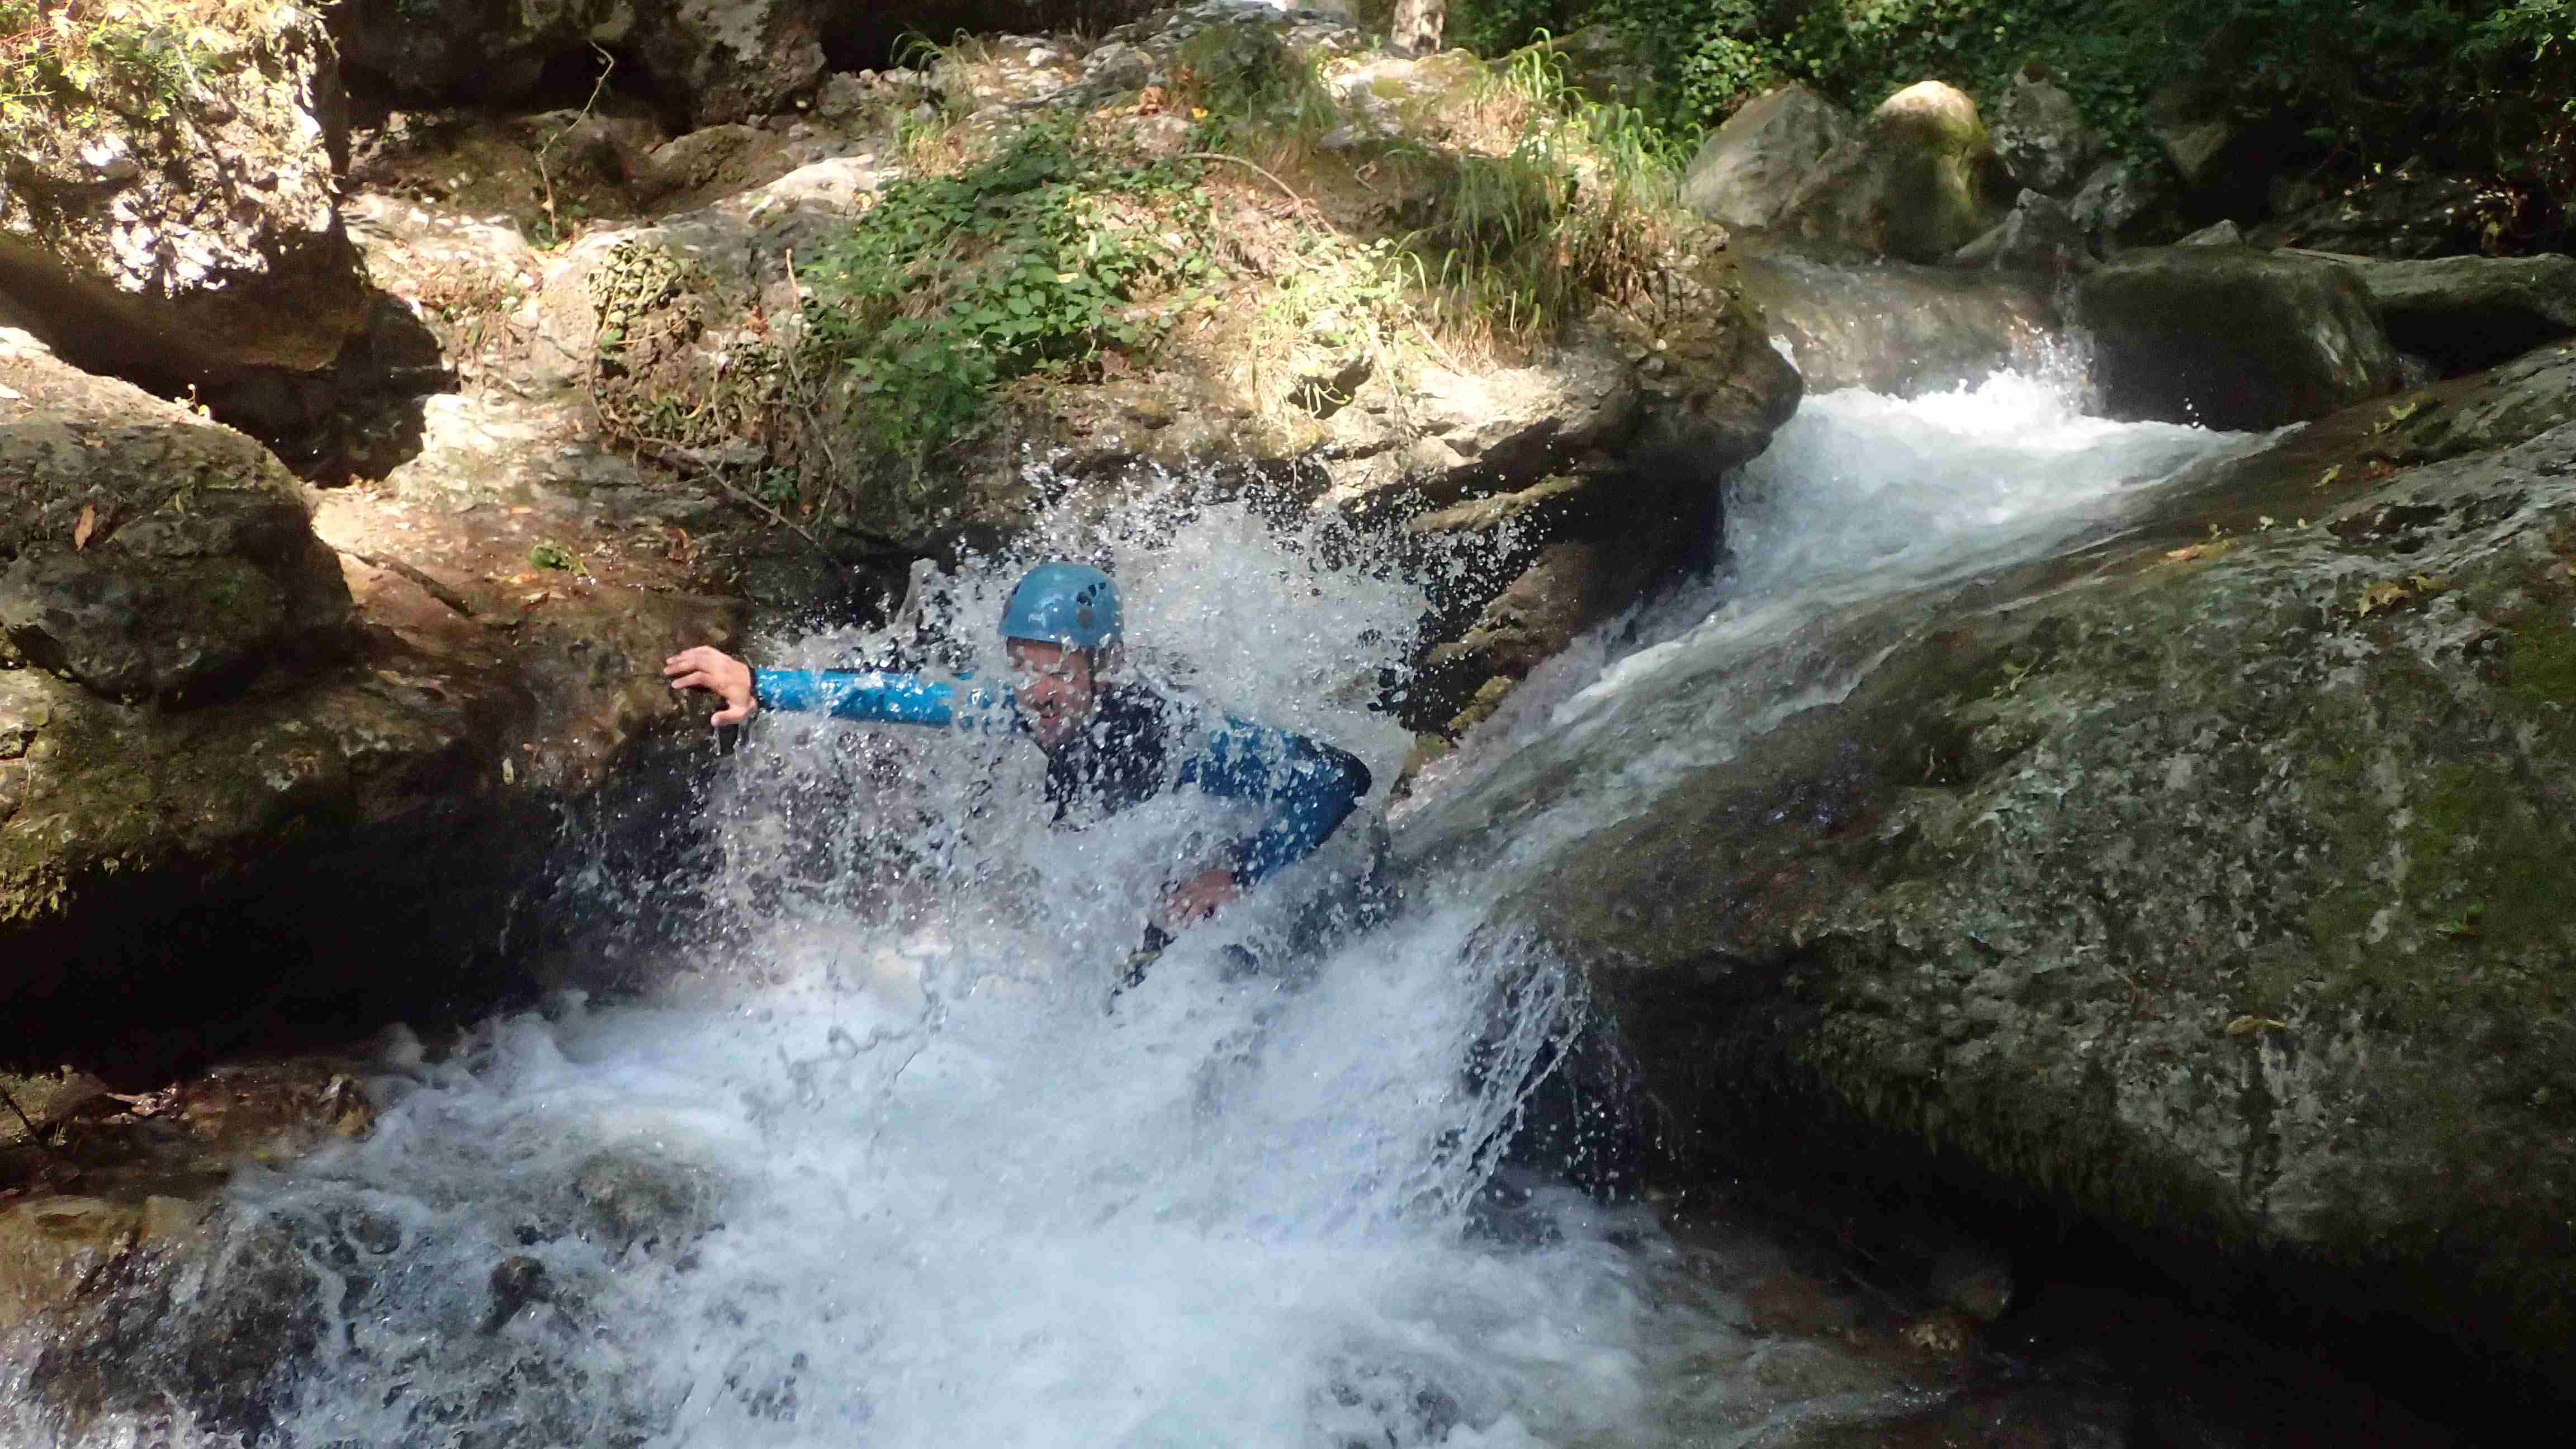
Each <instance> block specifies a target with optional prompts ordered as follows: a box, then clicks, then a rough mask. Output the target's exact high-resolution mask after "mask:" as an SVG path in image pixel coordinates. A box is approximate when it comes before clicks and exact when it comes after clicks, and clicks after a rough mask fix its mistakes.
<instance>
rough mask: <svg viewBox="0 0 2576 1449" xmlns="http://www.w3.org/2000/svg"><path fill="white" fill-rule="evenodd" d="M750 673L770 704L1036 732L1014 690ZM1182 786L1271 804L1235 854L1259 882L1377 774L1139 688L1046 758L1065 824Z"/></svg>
mask: <svg viewBox="0 0 2576 1449" xmlns="http://www.w3.org/2000/svg"><path fill="white" fill-rule="evenodd" d="M751 678H752V689H753V692H754V693H755V694H757V695H758V696H759V699H760V703H761V706H762V707H763V708H765V709H775V710H780V711H786V712H806V713H815V714H827V715H830V716H831V717H832V718H834V719H846V720H859V721H864V722H869V723H885V724H912V725H927V726H930V727H932V728H935V729H954V730H959V731H971V732H975V733H994V732H999V731H1003V730H1010V731H1016V732H1022V733H1025V732H1026V731H1027V729H1028V723H1027V721H1026V720H1024V719H1022V718H1021V716H1020V712H1019V710H1018V708H1017V707H1016V706H1015V705H1014V704H1013V703H1012V702H1011V698H1010V696H1009V694H1008V693H1006V692H1003V691H999V690H988V689H961V688H959V687H958V686H957V685H954V684H950V683H947V682H945V681H942V680H933V679H924V678H922V677H921V676H920V675H917V674H896V673H887V672H882V671H876V670H867V671H859V672H852V673H842V672H832V671H826V672H807V671H802V670H789V669H756V670H753V671H752V676H751ZM1185 742H1188V743H1195V744H1196V748H1195V749H1194V750H1192V751H1191V752H1190V753H1189V754H1187V755H1186V756H1184V757H1182V758H1179V759H1177V760H1176V759H1175V758H1174V754H1175V748H1174V747H1175V746H1176V745H1178V744H1182V743H1185ZM1175 785H1191V786H1195V787H1197V788H1198V789H1199V790H1201V791H1204V792H1205V793H1207V794H1210V795H1216V796H1221V797H1223V798H1226V799H1232V800H1258V801H1261V802H1263V803H1264V804H1266V805H1268V806H1269V814H1268V816H1267V818H1265V819H1264V820H1263V821H1262V824H1261V829H1260V830H1259V831H1257V832H1255V833H1254V834H1253V835H1252V836H1251V837H1250V838H1248V839H1245V840H1243V841H1241V842H1239V843H1237V844H1236V845H1235V846H1234V848H1233V850H1232V852H1231V856H1230V859H1229V861H1228V864H1229V866H1230V867H1231V868H1232V869H1233V871H1234V875H1235V879H1236V880H1237V881H1239V882H1240V883H1242V884H1243V885H1245V886H1251V885H1254V884H1256V883H1258V882H1259V881H1260V880H1261V879H1262V878H1263V877H1264V876H1267V875H1270V874H1271V873H1272V872H1274V871H1277V870H1278V869H1280V868H1281V867H1282V866H1286V865H1291V864H1294V863H1295V862H1297V861H1300V860H1303V859H1305V858H1306V856H1307V855H1309V854H1311V853H1312V852H1313V851H1314V849H1315V847H1317V846H1319V845H1321V844H1323V843H1324V841H1325V840H1326V839H1327V838H1329V837H1330V836H1331V835H1332V833H1333V831H1334V830H1336V829H1338V828H1339V827H1340V825H1341V823H1342V821H1343V820H1344V819H1346V818H1348V816H1349V815H1350V813H1351V810H1352V807H1354V806H1356V805H1357V804H1358V803H1359V801H1360V797H1361V796H1363V795H1366V794H1367V793H1368V789H1369V771H1368V766H1366V765H1363V764H1361V763H1360V762H1359V760H1358V759H1357V758H1356V757H1354V756H1353V755H1351V754H1349V753H1348V752H1346V751H1343V750H1338V749H1335V748H1334V747H1333V746H1331V745H1327V744H1320V743H1317V742H1316V741H1313V740H1309V739H1306V738H1304V737H1302V736H1299V735H1292V734H1289V733H1287V732H1286V731H1284V730H1274V729H1268V728H1265V727H1263V726H1261V725H1256V724H1252V723H1250V722H1248V721H1245V720H1239V719H1236V718H1234V717H1232V716H1230V715H1228V716H1221V717H1220V718H1219V721H1218V723H1217V724H1216V725H1215V726H1214V727H1212V728H1211V727H1208V726H1207V725H1206V723H1205V721H1204V718H1203V716H1202V715H1201V714H1200V712H1199V711H1198V710H1196V709H1194V708H1192V707H1190V706H1188V705H1184V704H1181V703H1178V702H1176V701H1173V700H1170V699H1166V698H1164V697H1163V696H1162V695H1160V694H1157V693H1155V692H1154V691H1152V690H1150V689H1147V688H1145V687H1143V686H1142V685H1134V684H1109V685H1103V686H1102V687H1101V689H1100V691H1099V693H1098V694H1096V695H1095V696H1094V697H1093V704H1092V717H1091V723H1090V725H1089V727H1088V728H1086V729H1085V730H1084V731H1083V732H1082V733H1081V734H1080V735H1078V736H1076V737H1075V738H1074V739H1072V740H1070V741H1067V742H1066V744H1065V745H1064V746H1063V747H1062V748H1060V749H1058V750H1056V751H1054V752H1053V753H1051V754H1049V755H1048V756H1047V798H1048V799H1049V800H1050V801H1052V802H1054V804H1055V807H1056V818H1057V819H1058V820H1062V819H1064V818H1065V815H1066V812H1067V811H1069V810H1070V809H1072V808H1073V807H1074V806H1075V805H1077V804H1083V803H1088V804H1094V805H1097V806H1099V807H1100V808H1101V809H1103V810H1104V811H1107V812H1111V813H1114V812H1116V811H1119V810H1124V809H1126V808H1127V807H1128V806H1131V805H1134V804H1136V803H1138V802H1139V801H1143V800H1148V799H1151V798H1153V797H1154V796H1156V795H1159V794H1161V793H1162V792H1163V791H1165V790H1167V789H1169V788H1171V787H1172V786H1175Z"/></svg>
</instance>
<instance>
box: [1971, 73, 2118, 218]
mask: <svg viewBox="0 0 2576 1449" xmlns="http://www.w3.org/2000/svg"><path fill="white" fill-rule="evenodd" d="M1994 137H1995V152H1996V154H1997V155H1999V156H2001V157H2002V158H2003V163H2004V169H2005V170H2006V171H2009V172H2011V173H2012V179H2013V181H2014V182H2015V183H2016V184H2018V185H2020V186H2022V187H2023V188H2025V189H2027V190H2031V191H2036V192H2038V193H2040V194H2041V195H2043V196H2064V195H2067V194H2068V193H2070V192H2072V191H2073V190H2074V189H2075V188H2076V187H2077V186H2078V185H2079V184H2081V183H2082V182H2083V180H2084V178H2085V176H2086V175H2087V173H2088V170H2089V168H2090V167H2091V166H2092V164H2093V158H2094V156H2095V155H2096V154H2098V153H2099V152H2100V151H2101V149H2102V133H2101V132H2099V131H2096V130H2095V129H2093V127H2092V126H2090V125H2088V124H2086V123H2085V120H2084V112H2083V111H2082V110H2081V109H2080V108H2078V107H2077V105H2076V104H2075V97H2073V96H2071V95H2068V94H2067V93H2066V88H2065V87H2063V86H2060V85H2058V84H2057V83H2056V82H2054V81H2051V80H2049V79H2048V78H2047V77H2045V76H2042V75H2035V74H2030V73H2027V72H2025V73H2023V74H2019V75H2016V76H2014V77H2013V80H2012V84H2011V86H2010V87H2008V88H2007V89H2006V90H2005V91H2004V95H2003V99H2002V100H2000V101H1997V102H1996V103H1995V124H1994Z"/></svg>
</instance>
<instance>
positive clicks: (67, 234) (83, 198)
mask: <svg viewBox="0 0 2576 1449" xmlns="http://www.w3.org/2000/svg"><path fill="white" fill-rule="evenodd" d="M162 14H163V12H161V11H158V10H154V9H151V8H149V7H138V8H137V9H135V10H134V11H132V12H130V13H128V14H125V15H122V16H120V17H118V18H116V19H113V20H110V21H103V22H100V23H99V25H98V26H97V28H96V29H95V31H81V30H79V29H78V28H77V27H73V28H72V30H71V31H70V32H69V33H67V35H66V38H64V39H63V40H62V41H61V42H60V45H61V46H62V47H66V48H69V47H81V48H85V50H86V52H87V53H86V54H85V55H83V56H81V57H77V58H78V59H79V60H80V61H81V63H82V64H84V65H88V66H92V67H95V68H96V70H97V72H98V75H97V77H96V78H94V79H93V80H92V81H91V82H90V83H89V86H88V88H86V89H82V90H65V91H62V92H58V93H53V94H50V95H48V96H46V97H44V98H41V99H30V98H21V99H19V100H14V101H12V103H11V105H12V111H11V114H12V115H23V116H24V117H26V119H23V120H19V121H14V122H11V123H9V124H8V125H7V127H6V128H5V129H6V135H5V137H0V139H5V142H6V152H7V156H6V165H5V167H0V295H6V296H7V297H9V298H11V299H14V300H15V301H16V302H17V303H18V304H19V309H20V311H21V313H22V315H23V318H24V320H25V323H26V325H28V326H29V327H31V328H32V329H34V330H35V331H36V332H37V333H38V334H39V335H40V336H42V337H43V338H45V339H46V340H47V341H48V342H50V343H52V344H53V345H54V346H55V347H56V348H57V349H59V350H60V351H61V353H62V354H63V356H65V357H66V358H68V359H70V360H71V361H73V362H74V363H76V364H78V365H80V366H83V367H87V368H89V369H91V370H93V371H99V372H110V373H114V374H116V375H118V376H122V377H132V378H137V379H141V380H144V381H147V382H149V383H151V384H152V385H154V386H156V387H167V388H170V389H174V390H175V389H177V388H179V387H182V386H186V385H191V384H194V385H198V386H201V387H213V386H220V385H222V384H225V383H228V382H231V381H234V380H237V379H239V378H242V377H244V376H247V375H250V374H253V373H256V372H259V371H261V370H265V369H283V370H286V371H310V370H313V369H316V368H321V367H325V366H327V365H329V364H330V363H331V361H332V360H333V359H334V358H336V357H337V356H338V355H339V353H340V350H341V348H342V346H343V345H344V344H345V343H346V342H347V341H348V340H349V339H350V338H352V337H354V336H356V335H357V334H358V332H359V331H360V330H361V328H362V327H363V326H364V325H365V322H366V320H367V314H368V306H369V301H368V296H367V288H366V284H365V277H364V274H363V271H362V269H361V268H360V266H359V264H358V256H357V252H356V250H355V249H354V248H353V247H352V246H351V245H350V243H349V239H348V237H347V236H346V235H344V234H343V232H342V230H341V226H340V220H339V215H338V211H337V198H336V191H335V182H334V171H335V168H334V157H335V155H337V154H338V153H339V152H340V151H341V149H342V148H343V147H344V146H345V144H346V135H345V130H344V127H343V124H342V121H341V118H340V106H341V102H340V94H339V84H340V82H339V70H338V64H337V60H336V58H335V56H334V53H333V49H332V45H331V39H330V36H329V35H328V34H327V33H325V32H324V30H323V28H322V22H321V21H320V20H318V19H316V18H315V17H314V16H313V15H311V14H310V13H308V12H305V11H302V10H298V9H295V8H293V7H292V6H278V7H275V8H273V9H268V10H264V11H256V12H246V14H249V15H251V16H252V17H253V18H246V19H235V20H228V21H227V22H226V23H225V24H223V25H221V26H199V25H197V24H196V23H195V22H194V21H193V20H191V19H187V18H185V17H181V16H178V15H176V14H170V15H167V16H166V17H165V18H163V19H157V20H156V19H152V18H150V17H153V16H156V15H162ZM111 27H115V28H113V29H111ZM69 59H71V57H67V58H66V61H68V60H69ZM172 67H182V68H184V70H185V73H186V74H185V77H184V83H183V80H182V78H181V77H179V76H177V75H175V74H174V73H172V71H171V68H172ZM22 107H23V110H22V109H20V108H22Z"/></svg>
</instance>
